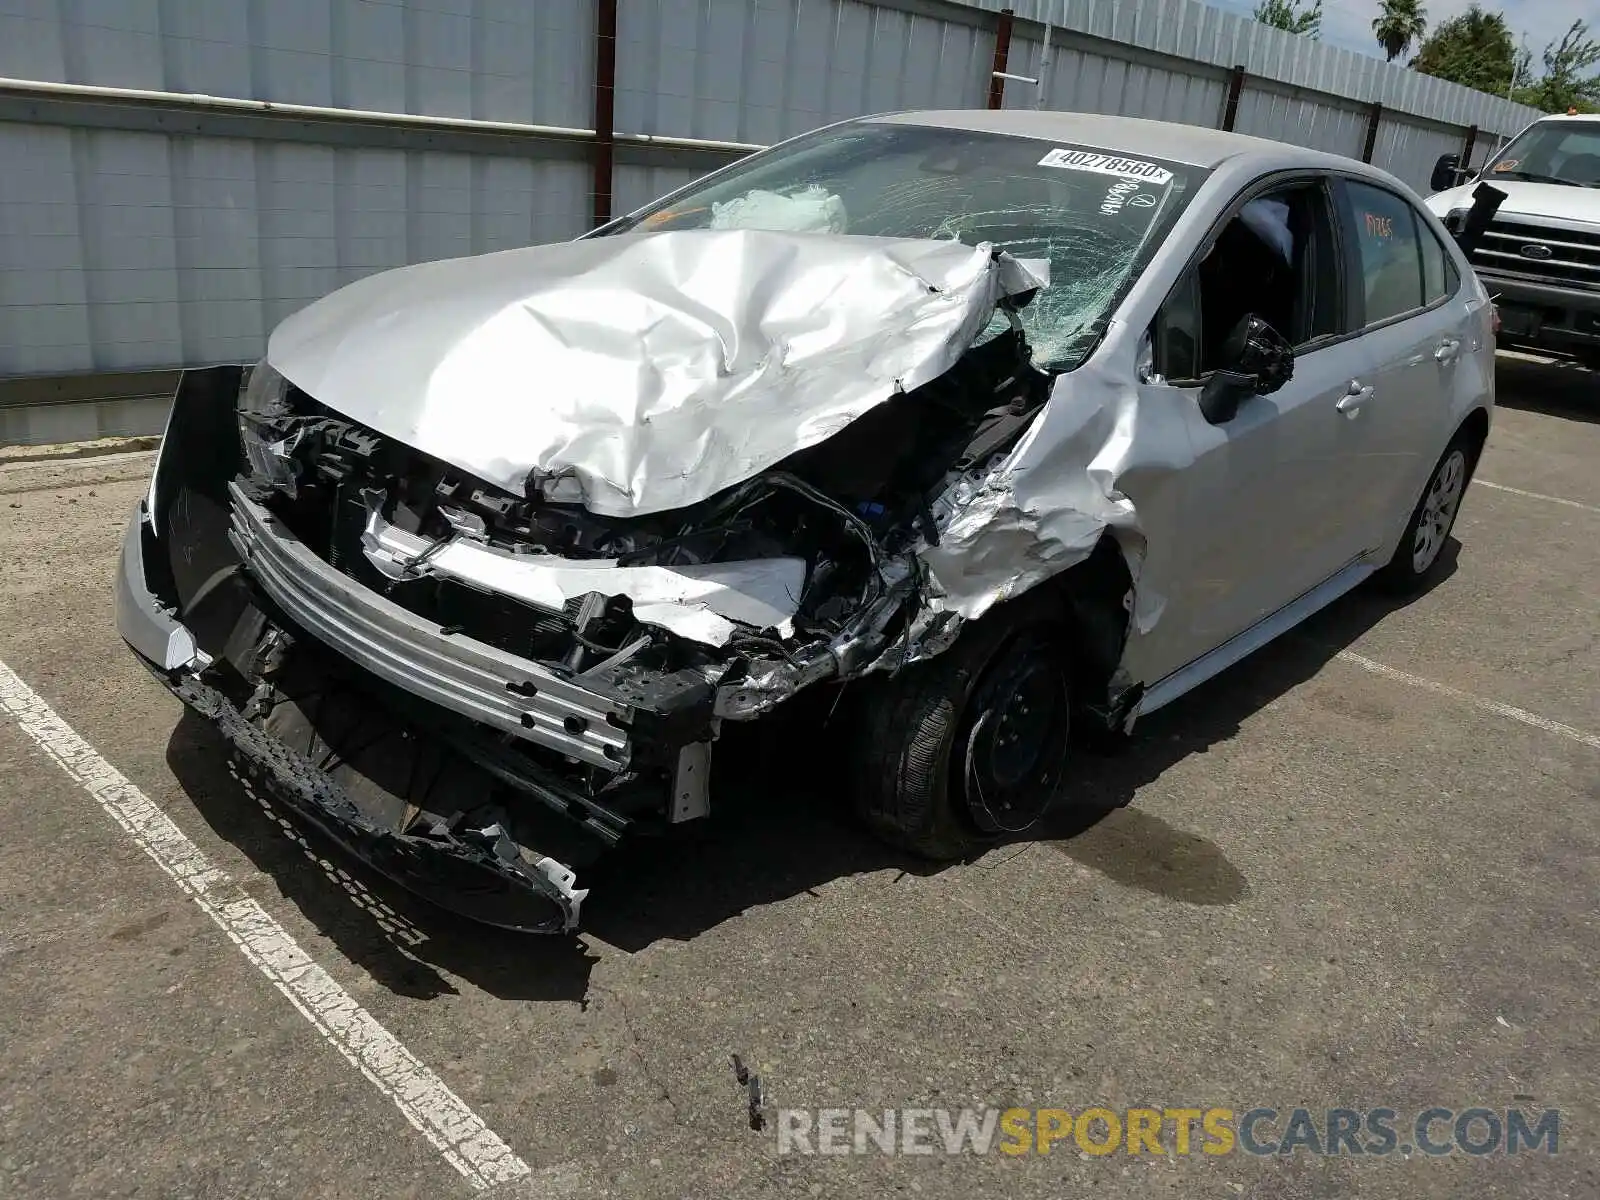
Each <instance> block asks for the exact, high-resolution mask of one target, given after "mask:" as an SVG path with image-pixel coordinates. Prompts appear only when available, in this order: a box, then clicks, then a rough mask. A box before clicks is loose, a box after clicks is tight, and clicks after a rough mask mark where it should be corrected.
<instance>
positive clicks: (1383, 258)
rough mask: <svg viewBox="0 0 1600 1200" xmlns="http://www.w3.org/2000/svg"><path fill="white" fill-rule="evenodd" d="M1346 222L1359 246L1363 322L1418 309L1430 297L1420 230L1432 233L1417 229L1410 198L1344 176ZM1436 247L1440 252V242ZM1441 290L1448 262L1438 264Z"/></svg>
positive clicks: (1357, 289)
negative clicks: (1428, 295) (1427, 296)
mask: <svg viewBox="0 0 1600 1200" xmlns="http://www.w3.org/2000/svg"><path fill="white" fill-rule="evenodd" d="M1341 190H1342V192H1343V195H1344V208H1345V226H1346V228H1347V229H1348V230H1349V231H1350V233H1351V236H1352V239H1353V241H1354V242H1355V249H1356V260H1357V261H1356V265H1357V266H1358V267H1359V268H1360V281H1359V284H1358V286H1357V288H1356V291H1357V294H1358V295H1360V296H1361V297H1362V298H1363V300H1364V306H1365V316H1364V324H1365V325H1367V326H1369V327H1370V326H1372V325H1378V324H1382V323H1383V322H1385V321H1390V320H1393V319H1394V318H1395V317H1399V316H1403V315H1404V314H1406V313H1409V312H1415V311H1417V310H1418V309H1420V308H1422V307H1424V305H1426V304H1427V303H1429V301H1428V300H1427V299H1426V298H1425V297H1426V295H1427V292H1428V290H1429V289H1428V288H1426V287H1424V283H1423V279H1424V266H1423V249H1422V242H1421V240H1420V239H1419V237H1418V234H1419V232H1420V233H1423V234H1425V236H1427V237H1428V238H1429V239H1430V240H1431V239H1432V236H1433V235H1432V234H1431V233H1428V232H1427V231H1426V230H1425V229H1422V230H1419V228H1418V223H1417V216H1416V213H1415V211H1413V209H1412V207H1411V204H1410V203H1409V202H1408V201H1406V200H1405V199H1403V198H1401V197H1400V196H1397V195H1395V194H1394V193H1393V192H1389V191H1385V190H1384V189H1383V188H1378V187H1372V186H1370V185H1368V184H1365V183H1357V182H1356V181H1355V180H1353V179H1347V180H1345V181H1344V187H1343V188H1342V189H1341ZM1433 250H1434V252H1435V253H1442V250H1441V248H1440V247H1439V246H1438V244H1437V243H1435V244H1434V245H1433ZM1438 266H1439V270H1440V281H1441V290H1442V282H1443V273H1444V272H1443V268H1444V264H1443V263H1440V264H1438Z"/></svg>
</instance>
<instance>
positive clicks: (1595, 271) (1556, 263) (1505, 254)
mask: <svg viewBox="0 0 1600 1200" xmlns="http://www.w3.org/2000/svg"><path fill="white" fill-rule="evenodd" d="M1530 248H1531V249H1532V252H1531V253H1530V252H1529V251H1530ZM1541 248H1542V249H1541ZM1546 252H1548V253H1546ZM1472 265H1473V266H1475V267H1482V268H1483V269H1485V270H1488V271H1499V272H1503V273H1506V274H1513V275H1526V276H1528V277H1530V278H1533V279H1540V280H1543V281H1545V282H1547V283H1558V284H1561V285H1563V286H1565V287H1578V288H1585V289H1589V290H1594V291H1600V229H1593V230H1576V229H1563V228H1558V227H1556V226H1553V225H1536V224H1533V223H1532V222H1529V221H1526V220H1501V219H1498V218H1497V219H1495V220H1494V221H1492V222H1490V224H1489V228H1488V230H1487V231H1486V232H1485V233H1484V235H1483V240H1482V241H1481V242H1480V243H1479V244H1478V247H1477V248H1476V249H1475V250H1473V252H1472Z"/></svg>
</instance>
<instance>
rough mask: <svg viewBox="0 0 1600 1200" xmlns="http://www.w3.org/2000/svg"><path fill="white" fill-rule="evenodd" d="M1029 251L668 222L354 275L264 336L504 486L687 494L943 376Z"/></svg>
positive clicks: (1025, 269)
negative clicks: (669, 226) (660, 228)
mask: <svg viewBox="0 0 1600 1200" xmlns="http://www.w3.org/2000/svg"><path fill="white" fill-rule="evenodd" d="M1047 282H1048V270H1047V265H1046V264H1044V263H1035V262H1027V263H1022V262H1018V261H1017V260H1014V259H1011V258H1010V257H1009V256H1006V255H1004V254H996V253H995V252H994V251H993V250H992V249H991V248H990V247H989V246H987V245H984V246H979V247H977V248H974V247H971V246H967V245H963V244H961V243H959V242H947V241H932V240H924V239H903V238H876V237H852V236H843V235H823V234H786V233H772V232H764V231H755V230H728V231H701V230H695V231H681V232H664V233H648V234H631V235H624V236H618V237H602V238H589V239H585V240H582V241H576V242H564V243H558V244H555V245H549V246H532V247H528V248H525V249H519V250H508V251H503V252H500V253H497V254H486V255H481V256H478V257H474V258H459V259H447V260H445V261H442V262H433V263H424V264H421V265H418V266H413V267H403V268H401V269H399V270H395V271H388V272H384V273H382V274H379V275H373V276H369V277H368V278H366V279H362V280H360V281H358V282H356V283H353V284H350V285H349V286H348V287H345V288H342V289H341V290H339V291H337V292H334V293H333V294H332V295H330V296H328V297H326V298H325V299H323V300H320V301H318V302H316V303H315V304H312V305H311V306H310V307H309V308H306V309H303V310H302V311H301V312H299V313H296V314H295V315H294V316H292V317H290V318H289V319H288V320H286V321H284V322H283V324H281V325H280V326H278V328H277V330H276V331H274V333H273V335H272V339H271V341H270V343H269V344H268V349H267V361H268V362H269V363H271V365H272V366H273V367H275V368H276V369H277V370H278V371H280V372H282V374H283V375H284V376H285V377H286V378H287V379H288V380H289V381H290V382H291V383H293V384H295V385H296V386H297V387H299V388H301V389H302V390H303V391H305V392H306V393H307V394H309V395H310V396H312V397H313V398H315V399H316V400H318V401H320V402H322V403H323V404H326V405H328V406H329V407H330V408H332V409H334V410H336V411H338V412H341V413H344V414H345V415H346V416H349V417H351V418H353V419H355V420H357V421H360V422H362V423H363V424H365V425H368V426H370V427H372V428H373V429H376V430H378V431H379V432H380V433H384V434H387V435H388V436H390V437H393V438H396V439H398V440H400V441H402V442H405V443H406V444H408V445H410V446H412V447H414V448H416V449H418V450H421V451H423V452H424V453H426V454H430V455H433V456H434V457H436V458H440V459H443V460H444V461H445V462H448V463H451V464H452V465H454V466H456V467H458V468H460V469H461V470H463V471H466V472H468V473H469V474H472V475H475V476H477V477H479V478H481V479H484V480H487V481H488V482H490V483H494V484H498V485H499V486H501V487H503V488H506V489H507V490H509V491H511V492H514V493H517V494H523V493H524V492H525V491H526V490H527V489H528V486H529V483H530V479H531V481H532V483H533V484H534V485H535V486H536V487H537V488H538V490H539V491H540V492H541V493H542V494H543V495H545V496H546V497H547V498H549V499H554V500H569V501H581V502H582V503H583V504H584V505H585V506H586V507H588V508H589V509H590V510H592V511H594V512H597V513H604V514H609V515H614V516H630V515H638V514H644V513H651V512H662V511H667V510H670V509H675V508H680V507H683V506H684V505H688V504H693V503H696V502H698V501H700V500H704V499H706V498H707V497H709V496H712V495H714V494H715V493H717V492H719V491H721V490H722V489H724V488H726V487H729V486H731V485H733V484H735V483H739V482H741V481H743V480H745V479H748V478H750V477H751V476H753V475H755V474H757V473H759V472H761V471H763V470H765V469H767V468H769V467H771V466H773V465H775V464H776V463H778V462H779V461H781V460H782V459H784V458H786V457H788V456H789V455H790V454H793V453H794V452H795V451H796V450H800V449H802V448H804V447H806V446H810V445H814V444H815V443H817V442H821V441H823V440H825V439H826V438H829V437H831V436H832V435H833V434H835V433H837V432H838V431H839V430H841V429H843V428H844V427H845V426H846V425H848V424H849V423H850V422H851V421H854V420H855V419H856V418H858V417H860V416H861V415H862V414H863V413H865V412H867V411H868V410H869V409H871V408H873V407H875V406H876V405H878V404H881V403H882V402H884V401H885V400H887V399H889V398H890V397H891V396H893V395H894V394H896V393H897V392H900V391H909V390H910V389H912V388H915V387H917V386H919V385H921V384H923V383H926V382H928V381H929V380H931V379H935V378H937V377H938V376H939V375H941V374H943V373H944V372H945V371H947V370H949V369H950V367H951V366H952V365H954V363H955V361H956V360H957V359H958V358H959V357H960V356H961V355H962V353H963V352H965V351H966V349H967V348H968V347H969V346H970V345H971V344H972V342H973V341H974V340H975V339H976V338H977V337H978V335H979V334H980V333H981V332H982V331H983V329H984V327H985V326H986V325H987V323H988V322H989V320H990V318H991V317H992V315H993V313H994V307H995V304H996V303H997V302H998V301H999V299H1000V298H1002V297H1003V296H1006V295H1011V294H1017V293H1020V292H1025V291H1029V290H1032V289H1034V288H1037V287H1040V286H1043V285H1044V284H1046V283H1047Z"/></svg>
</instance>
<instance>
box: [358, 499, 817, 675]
mask: <svg viewBox="0 0 1600 1200" xmlns="http://www.w3.org/2000/svg"><path fill="white" fill-rule="evenodd" d="M382 500H383V497H382V494H381V493H378V494H376V495H373V496H370V497H369V498H368V510H367V524H366V529H365V530H364V531H363V533H362V535H361V543H362V549H363V551H364V552H365V554H366V556H367V559H368V560H369V561H370V562H371V563H372V565H373V566H375V567H376V568H377V569H378V570H379V571H381V572H382V573H383V574H384V575H386V576H388V577H389V578H390V579H417V578H422V577H424V576H429V575H435V576H439V577H441V578H446V579H454V580H457V581H459V582H461V583H465V584H468V585H469V586H471V587H475V588H487V589H488V590H490V591H493V592H498V593H500V594H501V595H503V596H512V597H515V598H516V599H519V600H524V601H527V602H528V603H529V604H535V605H538V606H539V607H541V608H545V609H549V610H551V611H554V612H560V611H561V609H562V606H563V605H565V604H566V602H567V601H569V600H575V599H578V598H579V597H581V596H585V595H587V594H589V593H590V592H599V593H601V594H602V595H605V596H627V597H628V598H629V599H630V600H632V601H633V604H634V609H633V613H634V616H635V617H637V618H638V619H639V620H640V621H642V622H644V623H645V624H647V625H658V626H660V627H661V628H663V629H667V630H670V631H671V632H673V633H676V634H678V635H679V636H681V637H686V638H689V639H691V640H692V641H696V642H701V643H703V644H705V645H708V646H722V645H726V644H727V642H728V639H729V638H731V637H732V636H733V635H734V633H735V632H736V631H737V629H738V625H737V624H736V622H737V623H739V624H744V625H747V626H750V627H752V628H753V629H758V630H760V629H772V628H774V627H776V626H778V625H780V624H782V623H783V622H785V621H787V620H788V619H789V618H791V617H793V616H794V614H795V610H796V609H797V608H798V606H799V602H800V592H801V589H802V588H803V587H804V586H805V580H806V563H805V559H803V558H788V557H776V558H762V559H754V560H751V561H748V562H716V563H700V564H692V565H685V566H677V567H660V566H639V567H621V566H618V565H617V563H616V561H615V560H610V559H592V558H591V559H582V560H572V559H564V558H559V557H556V556H555V555H543V554H516V553H512V552H509V551H506V550H501V549H498V548H496V547H493V546H489V545H485V544H483V543H482V542H476V541H472V540H470V539H468V538H464V537H452V538H449V539H447V540H435V539H433V538H427V537H422V536H420V535H418V534H415V533H410V532H408V531H406V530H404V529H401V528H399V527H398V526H396V525H393V524H391V523H390V522H389V521H387V520H385V518H384V516H383V513H382V511H381V504H382Z"/></svg>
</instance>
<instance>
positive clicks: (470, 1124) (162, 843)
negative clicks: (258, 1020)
mask: <svg viewBox="0 0 1600 1200" xmlns="http://www.w3.org/2000/svg"><path fill="white" fill-rule="evenodd" d="M0 708H3V709H4V710H5V711H6V712H8V713H10V714H11V716H12V717H13V718H14V719H15V720H16V722H17V725H18V726H19V727H20V728H21V729H22V731H23V732H24V733H26V734H27V735H28V736H29V737H30V738H32V739H33V740H34V741H35V742H36V743H37V744H38V745H39V747H40V748H41V749H43V750H44V751H45V753H47V754H48V755H50V757H51V758H53V759H55V760H56V763H57V765H59V766H60V767H61V769H62V770H63V771H65V772H66V773H67V775H68V776H70V777H71V778H72V779H73V780H74V781H76V782H77V783H78V784H80V785H81V786H82V787H83V789H84V790H85V791H87V792H88V793H89V794H90V795H91V796H93V797H94V798H95V800H97V801H98V802H99V804H100V807H101V808H103V809H105V810H106V812H107V813H108V814H110V816H111V818H112V819H113V820H115V821H116V822H117V824H118V825H121V826H122V828H123V829H124V830H125V831H126V832H127V834H128V836H129V837H131V838H132V839H133V840H134V841H135V842H137V843H138V844H139V847H140V849H142V850H143V851H144V852H145V853H146V854H148V855H149V856H150V857H151V858H153V859H154V860H155V862H156V865H157V866H159V867H160V868H161V869H162V870H163V871H165V872H166V873H167V874H168V875H170V876H171V877H172V879H173V880H174V881H175V882H176V883H177V885H178V886H179V887H180V888H182V889H183V890H184V891H185V892H187V893H188V894H189V897H190V898H191V899H192V900H193V901H194V902H195V903H196V904H197V905H199V906H200V909H201V911H202V912H204V913H205V914H206V916H208V917H210V918H211V919H212V920H213V921H215V922H216V923H217V925H218V926H220V927H221V929H222V931H223V932H224V933H226V934H227V935H228V937H229V938H230V939H231V940H232V942H233V944H234V945H236V946H237V947H239V952H240V953H241V954H243V955H244V956H245V957H246V958H247V959H249V960H250V962H251V963H253V964H254V965H255V967H256V968H257V969H258V970H259V971H260V972H261V973H262V974H263V975H265V976H266V977H267V978H268V979H270V980H271V981H272V983H273V986H274V987H276V988H277V989H278V990H279V991H280V992H282V993H283V994H284V995H285V996H287V997H288V998H289V1002H290V1003H291V1004H293V1005H294V1006H295V1008H297V1009H299V1010H300V1015H301V1016H303V1017H305V1019H306V1020H308V1021H310V1022H311V1024H312V1025H313V1026H314V1027H315V1028H316V1030H317V1032H319V1033H320V1034H322V1036H323V1037H325V1038H327V1039H328V1041H329V1042H331V1043H333V1046H334V1048H335V1049H336V1050H338V1051H339V1053H340V1054H342V1055H344V1056H345V1058H346V1059H348V1060H349V1062H350V1064H351V1065H352V1066H354V1067H355V1068H356V1069H357V1070H359V1071H360V1072H361V1073H362V1074H363V1075H365V1076H366V1077H367V1079H369V1080H370V1081H371V1082H372V1085H373V1086H374V1087H375V1088H377V1089H378V1091H380V1092H382V1093H383V1094H384V1095H385V1096H387V1097H388V1098H389V1099H390V1100H392V1101H393V1102H394V1105H395V1107H396V1108H398V1109H399V1110H400V1111H401V1112H402V1113H404V1114H405V1117H406V1120H408V1121H410V1122H411V1123H412V1124H413V1125H415V1126H416V1127H417V1129H418V1130H419V1131H420V1132H421V1133H422V1135H423V1136H424V1137H426V1138H427V1139H428V1141H430V1142H432V1143H433V1145H434V1147H435V1148H436V1149H437V1150H438V1151H439V1153H440V1154H442V1155H443V1156H444V1158H445V1161H447V1162H448V1163H449V1164H450V1165H451V1166H452V1167H454V1168H455V1169H456V1170H457V1171H459V1172H461V1174H462V1176H463V1177H464V1178H465V1179H466V1181H467V1182H468V1183H470V1184H471V1185H472V1186H473V1187H475V1188H487V1187H491V1186H493V1185H495V1184H500V1183H507V1182H510V1181H511V1180H514V1179H520V1178H522V1177H523V1176H525V1175H528V1174H530V1170H529V1167H528V1164H527V1163H525V1162H523V1161H522V1159H520V1158H519V1157H517V1155H516V1154H515V1153H513V1151H512V1150H511V1148H510V1147H509V1146H507V1145H506V1144H505V1143H504V1142H503V1141H501V1140H500V1138H499V1137H498V1136H497V1135H496V1134H495V1132H494V1130H492V1129H490V1128H489V1127H488V1126H487V1125H485V1124H484V1123H483V1120H482V1119H481V1118H480V1117H479V1116H478V1114H477V1113H475V1112H473V1111H472V1110H471V1109H470V1108H468V1107H467V1106H466V1104H465V1103H463V1102H462V1100H461V1098H460V1097H459V1096H457V1095H456V1094H455V1093H454V1092H452V1091H451V1090H450V1089H449V1088H448V1087H446V1086H445V1083H444V1081H443V1080H442V1079H440V1078H439V1077H438V1076H437V1075H435V1074H434V1073H433V1072H432V1071H430V1070H429V1069H428V1068H427V1067H426V1066H424V1065H423V1064H422V1063H421V1062H420V1061H419V1060H418V1059H417V1057H416V1055H414V1054H412V1053H411V1051H409V1050H407V1049H406V1048H405V1046H403V1045H401V1043H400V1041H399V1040H398V1039H397V1038H396V1037H395V1036H394V1034H392V1033H390V1032H389V1031H388V1030H387V1029H385V1028H384V1027H383V1026H382V1025H380V1024H379V1023H378V1022H377V1020H376V1019H375V1018H374V1017H373V1016H372V1014H371V1013H369V1012H367V1010H366V1009H364V1008H362V1007H361V1005H359V1004H357V1003H356V1001H355V999H354V997H352V996H351V995H350V993H348V992H346V991H345V990H344V989H343V988H342V987H340V986H339V985H338V984H337V983H336V982H334V980H333V977H332V976H330V975H329V974H328V973H327V972H326V971H324V970H323V969H322V968H321V967H319V966H318V965H317V964H316V963H314V962H313V961H312V960H311V957H310V956H309V955H308V954H306V952H305V951H304V950H302V949H301V948H300V946H299V944H298V943H296V942H295V940H294V938H293V937H291V936H290V935H289V932H288V930H286V929H284V927H283V926H282V925H280V924H278V922H277V921H275V920H274V919H273V918H272V916H271V915H270V914H268V912H267V911H266V910H265V909H264V908H262V907H261V905H260V904H258V903H257V902H256V901H255V900H254V899H252V898H251V897H249V896H247V895H245V893H244V892H243V891H242V890H241V889H240V888H239V886H238V885H237V884H236V883H234V881H233V879H232V878H230V877H229V875H228V874H227V873H226V872H225V871H223V870H222V869H221V868H219V867H218V866H217V865H216V864H215V863H213V862H212V861H211V860H210V859H209V858H207V857H206V855H205V853H204V852H203V851H202V850H201V849H200V847H198V846H196V845H195V844H194V843H193V842H191V841H190V840H189V839H188V837H187V836H185V834H184V832H183V831H182V830H181V829H179V828H178V827H177V825H175V824H174V823H173V821H172V819H171V818H170V817H168V816H167V814H166V813H164V812H162V811H161V810H160V809H159V808H157V807H156V806H155V804H154V803H153V802H152V801H151V800H150V798H149V797H148V796H146V795H145V794H144V793H143V792H141V791H140V790H139V789H138V788H137V787H135V786H134V785H133V784H132V783H131V782H129V781H128V779H127V778H126V777H125V776H124V775H123V774H122V773H121V772H120V771H118V770H117V769H116V768H115V767H113V766H112V765H111V764H110V763H109V762H107V761H106V760H105V759H104V758H102V757H101V756H100V755H99V754H98V753H97V752H96V751H95V748H94V747H93V746H91V745H89V743H88V742H86V741H84V740H83V738H81V737H79V736H78V734H77V733H76V732H74V731H73V729H72V727H71V726H70V725H68V724H67V723H66V722H65V721H63V720H62V719H61V718H60V717H59V716H57V715H56V714H55V712H54V710H52V709H51V708H50V706H49V705H48V704H46V703H45V702H44V701H43V700H42V699H40V697H39V696H38V695H37V694H35V693H34V691H33V690H32V689H31V688H30V687H28V685H27V684H26V683H24V682H23V681H22V679H21V678H20V677H19V676H18V675H17V673H16V672H15V671H13V670H12V669H11V668H10V667H8V666H6V664H5V663H3V662H0Z"/></svg>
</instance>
